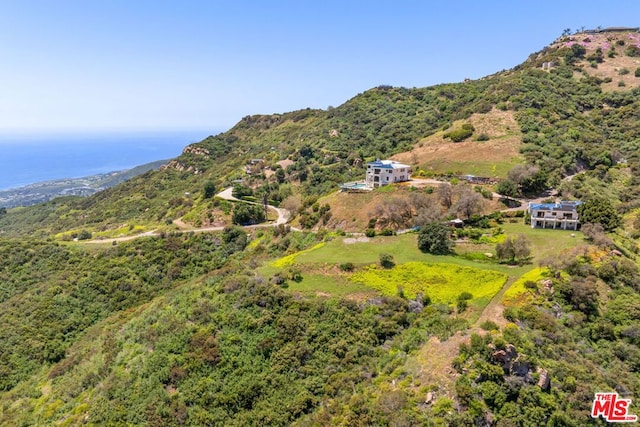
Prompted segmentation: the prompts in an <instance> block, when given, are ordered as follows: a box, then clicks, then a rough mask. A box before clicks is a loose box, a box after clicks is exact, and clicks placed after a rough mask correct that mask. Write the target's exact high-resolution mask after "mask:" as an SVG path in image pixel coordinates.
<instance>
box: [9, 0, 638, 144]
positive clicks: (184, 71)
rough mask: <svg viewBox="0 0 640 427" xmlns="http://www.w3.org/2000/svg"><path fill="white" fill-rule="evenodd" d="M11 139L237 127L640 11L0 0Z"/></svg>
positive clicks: (461, 70) (503, 60)
mask: <svg viewBox="0 0 640 427" xmlns="http://www.w3.org/2000/svg"><path fill="white" fill-rule="evenodd" d="M0 6H1V7H0V82H1V88H2V89H1V90H0V132H3V131H4V132H6V131H13V130H23V131H25V130H26V131H29V132H37V131H49V130H88V129H95V130H132V129H136V130H162V129H205V130H212V131H213V130H216V131H221V130H226V129H227V128H229V127H231V126H232V125H233V124H235V123H236V122H237V121H238V120H239V119H240V118H242V117H243V116H245V115H249V114H270V113H280V112H286V111H291V110H295V109H300V108H306V107H312V108H326V107H327V106H329V105H333V106H337V105H340V104H342V103H343V102H345V101H346V100H348V99H349V98H351V97H353V96H355V95H356V94H358V93H360V92H363V91H365V90H367V89H369V88H371V87H373V86H377V85H380V84H389V85H394V86H406V87H414V86H415V87H422V86H430V85H433V84H437V83H444V82H457V81H461V80H463V79H464V78H465V77H469V78H478V77H482V76H485V75H487V74H492V73H494V72H496V71H500V70H502V69H507V68H511V67H513V66H515V65H517V64H519V63H521V62H522V61H524V60H525V59H526V57H527V56H528V55H529V54H530V53H532V52H535V51H538V50H540V49H542V48H543V47H544V46H546V45H547V44H549V43H550V42H552V41H553V40H554V39H555V38H557V37H558V36H559V35H560V34H561V33H562V30H563V29H565V28H571V29H572V30H575V29H576V28H580V27H583V26H584V27H586V28H594V27H597V26H602V27H608V26H640V1H635V0H628V1H617V0H608V1H607V2H603V1H601V0H600V1H597V2H596V1H591V0H580V1H573V0H571V1H565V0H554V1H546V0H535V1H530V0H526V1H524V0H523V1H519V0H505V1H471V0H463V1H453V0H447V1H428V0H422V1H402V0H394V1H375V0H368V1H349V0H340V1H333V0H318V1H311V0H308V1H307V0H298V1H277V0H272V1H267V0H264V1H257V0H255V1H251V0H245V1H240V0H228V1H224V2H223V1H213V0H212V1H189V0H182V1H178V0H175V1H162V0H153V1H148V0H103V1H99V0H82V1H81V0H75V1H74V0H54V1H52V0H41V1H34V0H19V1H18V0H0Z"/></svg>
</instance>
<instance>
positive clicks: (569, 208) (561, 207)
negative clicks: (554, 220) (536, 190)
mask: <svg viewBox="0 0 640 427" xmlns="http://www.w3.org/2000/svg"><path fill="white" fill-rule="evenodd" d="M581 204H582V202H581V201H580V200H572V201H562V202H558V203H529V210H532V209H536V210H545V211H563V212H574V211H575V210H576V208H577V207H578V206H579V205H581Z"/></svg>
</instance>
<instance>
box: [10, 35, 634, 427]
mask: <svg viewBox="0 0 640 427" xmlns="http://www.w3.org/2000/svg"><path fill="white" fill-rule="evenodd" d="M587 38H588V39H589V40H587ZM620 41H624V43H620ZM636 41H640V36H638V34H637V33H636V32H632V31H629V30H624V31H617V30H614V31H605V32H594V33H589V34H586V33H579V34H574V35H563V36H562V37H560V38H559V39H558V40H556V41H554V42H552V43H551V44H550V45H549V46H547V47H545V48H544V49H542V50H541V51H540V52H536V53H533V54H531V55H530V56H529V58H528V59H527V60H526V61H525V62H524V63H523V64H521V65H519V66H517V67H515V68H513V69H511V70H505V71H502V72H500V73H497V74H494V75H491V76H487V77H485V78H482V79H479V80H475V81H465V82H462V83H452V84H442V85H436V86H433V87H428V88H395V87H389V86H379V87H376V88H372V89H370V90H368V91H366V92H364V93H362V94H358V95H357V96H355V97H353V98H352V99H350V100H348V101H347V102H345V103H344V104H343V105H340V106H338V107H335V108H329V109H327V110H312V109H306V110H300V111H294V112H290V113H285V114H275V115H254V116H247V117H245V118H243V119H242V120H241V121H240V122H239V123H237V124H236V125H235V126H234V127H233V128H232V129H230V130H229V131H227V132H225V133H222V134H219V135H212V136H210V137H208V138H206V139H204V140H203V141H201V142H199V143H196V144H192V145H189V146H187V147H185V149H184V150H183V153H182V154H181V155H180V156H179V157H177V158H175V159H172V160H171V161H169V162H168V163H167V165H166V166H164V167H162V168H160V169H159V170H154V171H148V172H146V173H144V174H142V175H139V176H136V177H134V178H132V179H130V180H128V181H126V182H124V183H121V184H118V185H116V186H114V187H112V188H109V189H106V190H104V191H100V192H98V193H96V194H94V195H92V196H89V197H86V198H81V197H72V196H70V197H63V198H57V199H54V200H51V201H49V202H46V203H44V204H41V205H37V206H29V207H22V208H15V209H8V210H0V259H1V260H2V263H0V322H1V323H2V325H3V327H2V328H0V425H3V426H4V425H9V426H12V425H60V426H71V425H73V426H75V425H85V424H87V425H149V426H152V425H171V426H173V425H175V426H180V425H191V426H200V425H224V426H245V425H273V426H284V425H298V426H315V425H349V426H352V425H354V426H369V425H406V426H418V425H465V426H466V425H476V426H511V425H516V426H525V425H549V426H583V425H602V424H603V421H602V420H600V419H594V418H592V417H591V412H590V410H591V407H592V402H593V399H594V396H595V393H597V392H614V391H615V392H616V393H618V394H619V396H620V397H623V398H628V399H631V402H632V403H631V406H630V409H629V414H639V413H640V409H639V408H640V406H638V403H637V401H638V398H639V396H640V375H639V372H640V339H639V338H638V337H640V334H639V333H638V331H640V298H639V297H638V290H640V269H639V265H638V261H639V258H638V253H640V246H639V245H638V240H637V239H638V237H639V236H640V209H639V208H640V192H639V190H638V188H639V187H638V184H639V182H638V178H637V176H638V172H639V171H640V158H639V157H638V154H637V153H638V148H639V147H638V144H640V120H639V119H640V96H639V95H640V87H639V86H640V85H638V84H637V83H638V82H640V71H639V72H638V73H636V72H635V69H632V68H633V64H635V62H633V61H635V58H636V55H635V49H633V48H632V47H633V46H635V47H638V46H637V45H636V44H635V43H636ZM606 43H609V44H608V45H607V44H606ZM639 48H640V47H639ZM598 49H600V50H601V51H602V55H600V53H599V51H598ZM609 52H613V53H611V54H610V53H609ZM630 67H631V68H630ZM623 68H626V69H628V70H629V73H624V72H623V73H622V74H620V70H622V69H623ZM615 70H618V71H617V73H618V74H617V76H614V74H612V73H614V72H616V71H615ZM597 73H603V74H597ZM636 74H638V77H636ZM609 78H611V81H609ZM621 81H622V82H623V83H624V84H623V85H621V84H619V82H621ZM612 83H613V84H612ZM376 158H393V159H397V160H400V161H402V162H406V163H408V164H410V165H411V167H412V170H413V175H414V177H415V179H414V180H413V181H409V182H405V183H402V184H399V185H390V186H384V187H380V188H377V189H375V190H374V191H371V192H366V193H348V192H337V189H338V185H339V184H340V183H343V182H347V181H354V180H359V179H362V178H363V176H364V171H365V169H364V168H365V164H366V162H367V161H370V160H374V159H376ZM465 175H478V176H482V177H487V178H491V179H490V180H489V181H490V183H488V184H474V183H468V182H466V181H465V179H464V176H465ZM229 187H232V189H230V190H226V191H225V194H226V196H225V198H222V197H220V196H219V194H220V191H221V190H222V189H224V188H229ZM229 192H231V193H232V194H233V196H234V197H228V194H229ZM496 192H500V193H501V194H504V195H506V196H508V197H509V199H510V200H511V204H513V205H517V204H518V203H521V204H520V206H515V207H513V208H510V209H508V206H507V205H506V204H505V199H504V198H502V197H498V196H497V195H496ZM555 194H557V195H558V197H565V198H570V199H581V200H582V201H583V202H584V205H580V207H579V208H578V209H579V212H580V215H581V217H580V218H581V220H583V222H584V225H583V227H582V229H581V230H580V231H569V230H551V229H534V228H531V226H530V225H529V224H528V223H526V221H527V218H526V214H525V212H524V208H525V207H526V205H525V203H526V201H527V200H530V199H532V198H536V200H546V199H548V198H551V197H553V195H555ZM217 195H218V196H217ZM265 204H268V205H272V206H279V207H281V208H284V209H286V210H288V211H289V212H290V214H291V218H290V221H289V224H286V225H285V224H276V223H275V222H269V221H270V220H273V219H274V213H273V212H274V211H273V209H270V208H269V209H267V208H268V207H267V206H265ZM510 206H511V205H510ZM452 218H461V219H462V220H463V221H458V222H457V223H456V224H457V226H456V227H453V226H450V225H447V221H448V220H450V219H452ZM210 226H215V229H212V228H208V227H210ZM416 227H418V228H420V229H419V231H416ZM145 232H146V233H145ZM143 233H144V234H143ZM350 233H353V234H350ZM396 233H397V234H396ZM127 235H129V237H131V238H130V239H129V240H125V239H123V238H122V237H123V236H127ZM135 235H139V238H133V237H134V236H135ZM116 237H120V238H118V239H116ZM91 238H97V240H92V241H91V242H90V243H87V242H83V241H82V240H84V239H91ZM103 238H104V239H110V240H99V239H103ZM111 238H114V239H111Z"/></svg>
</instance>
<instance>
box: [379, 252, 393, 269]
mask: <svg viewBox="0 0 640 427" xmlns="http://www.w3.org/2000/svg"><path fill="white" fill-rule="evenodd" d="M395 265H396V263H395V261H394V260H393V255H391V254H385V253H383V254H380V266H381V267H382V268H393V267H395Z"/></svg>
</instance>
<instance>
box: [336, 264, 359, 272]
mask: <svg viewBox="0 0 640 427" xmlns="http://www.w3.org/2000/svg"><path fill="white" fill-rule="evenodd" d="M339 267H340V270H342V271H353V270H354V269H355V266H354V265H353V263H352V262H344V263H342V264H340V266H339Z"/></svg>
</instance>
